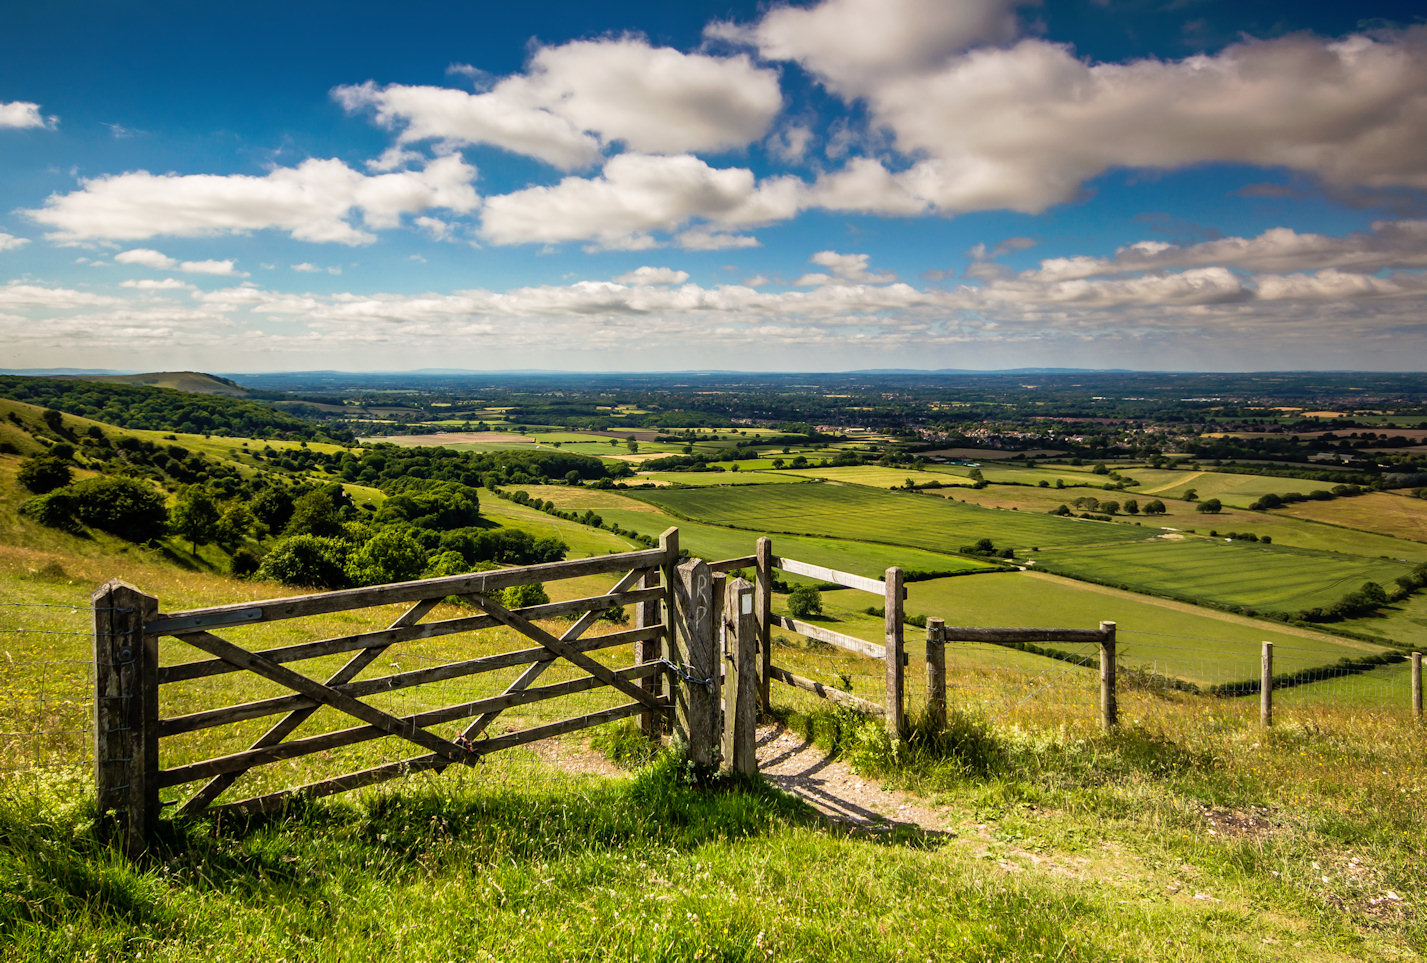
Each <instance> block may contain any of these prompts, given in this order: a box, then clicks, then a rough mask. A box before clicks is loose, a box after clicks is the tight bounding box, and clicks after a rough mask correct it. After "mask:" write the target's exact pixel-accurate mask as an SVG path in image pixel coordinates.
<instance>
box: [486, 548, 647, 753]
mask: <svg viewBox="0 0 1427 963" xmlns="http://www.w3.org/2000/svg"><path fill="white" fill-rule="evenodd" d="M644 572H645V570H644V569H635V570H634V571H633V572H630V573H629V574H628V575H626V576H625V577H624V578H622V579H620V580H619V581H618V582H617V583H616V584H615V586H614V588H612V589H610V590H609V592H608V593H606V594H608V595H616V594H618V593H620V592H623V591H625V590H627V589H629V588H631V587H632V586H634V585H636V584H638V583H639V581H640V579H641V578H642V577H643V575H644ZM599 617H600V613H599V612H598V611H597V610H593V609H592V610H591V611H589V612H586V613H585V614H584V615H582V616H580V618H579V620H578V621H577V622H575V624H574V625H572V626H570V627H569V628H568V629H566V630H565V632H564V633H563V634H562V635H561V636H560V641H561V642H574V641H575V640H576V639H578V638H579V637H580V636H582V635H584V634H585V630H586V629H588V628H589V627H590V626H592V625H594V624H595V622H596V621H598V620H599ZM537 641H538V640H537ZM553 662H554V659H553V658H551V659H550V660H548V661H545V662H534V663H532V664H530V665H528V666H526V667H525V671H524V672H522V673H520V676H519V677H518V678H517V679H516V680H515V681H514V682H512V683H511V684H510V685H509V686H507V687H506V690H505V693H504V694H505V695H510V694H511V693H512V692H520V691H521V690H522V689H525V688H528V687H529V686H530V685H532V684H533V683H534V682H535V680H536V679H538V678H540V676H541V674H542V673H544V671H545V670H546V669H548V668H550V665H551V663H553ZM500 713H501V710H499V709H497V710H494V711H491V712H486V713H483V714H482V715H479V716H477V717H476V718H475V719H474V720H472V722H471V724H470V725H469V726H467V727H466V731H465V732H463V733H461V738H462V739H467V740H469V739H474V738H476V736H478V735H480V734H481V733H482V732H485V731H486V728H487V727H489V726H490V724H491V723H492V722H495V720H496V718H497V717H498V716H499V715H500Z"/></svg>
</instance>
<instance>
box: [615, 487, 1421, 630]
mask: <svg viewBox="0 0 1427 963" xmlns="http://www.w3.org/2000/svg"><path fill="white" fill-rule="evenodd" d="M637 494H638V497H639V498H641V499H642V500H644V501H647V502H649V503H651V504H654V505H656V506H659V507H662V508H666V509H668V510H669V511H670V512H672V513H674V514H676V515H681V516H685V517H690V518H696V519H698V520H701V521H705V522H710V523H717V522H722V523H724V524H728V525H733V526H736V527H739V528H747V529H750V530H753V531H766V532H779V531H782V532H799V533H804V534H818V535H827V536H832V537H840V538H851V539H857V540H865V541H880V542H895V543H900V544H904V545H908V546H913V547H920V548H929V549H933V550H935V549H938V548H940V549H947V548H953V549H954V548H955V547H959V546H961V545H964V544H967V543H969V542H973V541H975V540H976V539H978V538H981V537H989V538H991V539H992V540H993V541H994V542H996V543H997V544H998V545H1011V546H1013V547H1015V548H1016V550H1017V553H1018V555H1021V556H1026V555H1029V556H1030V557H1032V558H1035V559H1036V560H1038V561H1039V562H1040V564H1042V565H1043V566H1045V567H1047V568H1049V569H1051V570H1052V571H1059V572H1066V573H1070V574H1075V575H1078V576H1081V577H1085V578H1090V579H1094V580H1096V581H1102V582H1108V583H1111V584H1119V585H1125V586H1129V587H1133V588H1135V589H1138V590H1141V591H1147V592H1151V593H1162V594H1166V595H1172V596H1175V597H1179V598H1196V599H1198V598H1202V599H1205V600H1208V601H1211V602H1215V603H1218V604H1221V605H1238V606H1245V607H1249V608H1255V609H1259V610H1263V611H1289V612H1296V611H1299V610H1301V609H1304V608H1310V607H1313V606H1319V605H1330V604H1332V603H1333V602H1336V601H1337V600H1338V599H1339V598H1341V597H1342V596H1343V595H1345V594H1347V593H1348V592H1349V591H1352V590H1354V589H1356V588H1358V587H1359V586H1361V585H1362V584H1363V582H1365V581H1368V580H1372V581H1376V582H1378V583H1379V584H1383V585H1391V584H1392V582H1393V580H1394V579H1395V578H1396V577H1397V576H1399V575H1402V574H1405V573H1406V571H1407V569H1408V566H1406V565H1405V564H1404V563H1402V562H1399V561H1395V560H1384V559H1379V558H1369V557H1364V556H1357V555H1346V554H1342V553H1337V552H1327V551H1315V550H1311V549H1303V548H1296V547H1292V546H1279V545H1272V546H1264V545H1261V544H1256V543H1251V542H1245V541H1238V540H1236V541H1233V542H1228V541H1223V540H1213V539H1208V538H1200V537H1193V536H1190V537H1183V538H1169V537H1162V536H1160V535H1159V533H1158V532H1157V530H1155V529H1151V528H1148V527H1136V526H1134V525H1121V524H1115V523H1104V522H1093V521H1084V520H1079V519H1061V518H1056V517H1053V516H1048V515H1041V514H1033V513H1029V512H1005V511H996V510H992V509H983V508H978V507H975V506H971V505H965V504H962V503H959V502H952V501H948V500H946V499H934V498H929V497H927V496H924V495H906V494H895V493H892V492H886V493H884V492H879V491H875V490H873V489H869V488H862V487H854V486H846V485H834V484H825V485H809V486H801V485H800V486H787V485H784V486H777V487H768V488H754V489H744V490H740V491H732V490H728V489H702V490H685V491H644V492H639V493H637ZM1201 517H1207V516H1201ZM1201 524H1202V523H1201ZM1215 524H1216V525H1217V524H1221V523H1220V522H1218V521H1216V522H1215ZM1201 531H1202V529H1201ZM1404 544H1410V543H1404Z"/></svg>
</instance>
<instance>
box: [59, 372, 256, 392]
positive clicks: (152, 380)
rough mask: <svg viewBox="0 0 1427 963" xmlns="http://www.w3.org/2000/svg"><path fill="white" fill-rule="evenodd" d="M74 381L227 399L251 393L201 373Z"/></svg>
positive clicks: (213, 376)
mask: <svg viewBox="0 0 1427 963" xmlns="http://www.w3.org/2000/svg"><path fill="white" fill-rule="evenodd" d="M67 380H75V381H99V382H106V383H109V384H117V385H139V386H142V387H147V388H172V389H173V390H175V391H187V392H189V393H191V394H197V395H223V396H224V397H228V398H246V397H248V396H249V395H250V394H252V392H250V391H249V390H248V389H247V388H244V387H243V386H242V385H240V384H238V383H237V382H236V381H233V380H231V379H229V378H220V377H218V376H217V375H211V374H204V373H203V372H201V371H151V372H149V373H147V374H131V375H83V376H76V377H75V378H73V379H67Z"/></svg>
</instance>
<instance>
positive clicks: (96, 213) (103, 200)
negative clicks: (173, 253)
mask: <svg viewBox="0 0 1427 963" xmlns="http://www.w3.org/2000/svg"><path fill="white" fill-rule="evenodd" d="M475 176H476V171H475V168H473V167H471V166H469V165H468V164H466V163H465V162H464V161H463V160H461V159H460V158H459V157H457V156H454V155H453V156H447V157H439V158H437V159H435V160H433V161H431V163H429V164H428V165H427V166H426V167H425V168H424V169H422V170H419V171H401V172H397V173H389V174H377V175H371V176H368V175H364V174H362V173H360V172H358V171H355V170H352V169H351V168H350V167H348V166H347V165H346V164H344V163H342V162H341V161H339V160H318V159H311V160H307V161H304V162H303V163H302V164H300V165H298V166H297V167H281V168H277V169H276V170H273V171H271V172H270V173H268V174H266V175H264V176H262V177H256V176H250V175H244V174H232V175H217V174H186V175H182V174H150V173H149V172H147V171H136V172H131V173H127V174H116V175H113V176H109V177H99V178H95V179H93V180H89V181H85V182H84V183H83V185H82V186H81V187H80V189H79V190H76V191H74V192H72V193H69V194H53V195H51V196H50V197H49V198H48V199H47V200H46V201H45V205H44V207H42V208H39V209H38V210H33V211H29V212H28V213H29V215H30V217H32V218H34V219H35V220H36V221H39V222H40V223H41V224H44V225H47V226H48V227H50V228H52V229H53V230H52V232H51V233H50V234H49V235H48V237H50V238H51V239H52V240H57V241H61V242H74V241H89V240H141V239H145V238H150V237H158V236H160V235H171V236H179V237H194V236H201V235H209V234H222V233H235V232H247V231H258V230H265V229H274V230H281V231H286V232H288V233H289V234H291V235H292V237H294V238H296V239H297V240H301V241H319V242H320V241H328V242H336V243H340V244H368V243H371V242H372V241H374V240H375V239H376V237H375V235H373V234H372V233H370V231H369V230H363V229H362V228H359V227H357V226H355V225H354V224H353V223H352V219H353V218H354V217H356V216H357V215H360V218H361V222H362V224H363V226H364V227H366V228H371V229H381V228H389V227H393V226H395V225H396V224H398V223H399V222H400V219H401V216H402V215H404V214H416V213H419V212H423V211H427V210H430V209H432V208H446V209H450V210H453V211H458V212H463V213H464V212H469V211H471V210H474V209H475V208H476V207H477V206H478V205H479V203H480V198H479V197H478V196H477V194H476V191H475V189H474V188H473V187H472V186H471V182H472V180H474V178H475Z"/></svg>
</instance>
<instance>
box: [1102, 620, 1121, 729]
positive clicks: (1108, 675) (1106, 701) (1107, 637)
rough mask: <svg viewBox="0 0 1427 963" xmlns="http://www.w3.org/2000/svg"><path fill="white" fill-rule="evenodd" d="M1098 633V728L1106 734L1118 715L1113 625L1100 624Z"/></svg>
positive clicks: (1111, 623)
mask: <svg viewBox="0 0 1427 963" xmlns="http://www.w3.org/2000/svg"><path fill="white" fill-rule="evenodd" d="M1100 631H1101V632H1102V633H1103V637H1102V638H1101V639H1100V726H1101V728H1103V729H1105V730H1106V731H1107V732H1108V731H1109V730H1111V729H1113V728H1115V724H1116V723H1117V722H1118V721H1119V715H1120V712H1119V706H1118V704H1117V702H1116V699H1115V623H1114V622H1101V623H1100Z"/></svg>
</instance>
